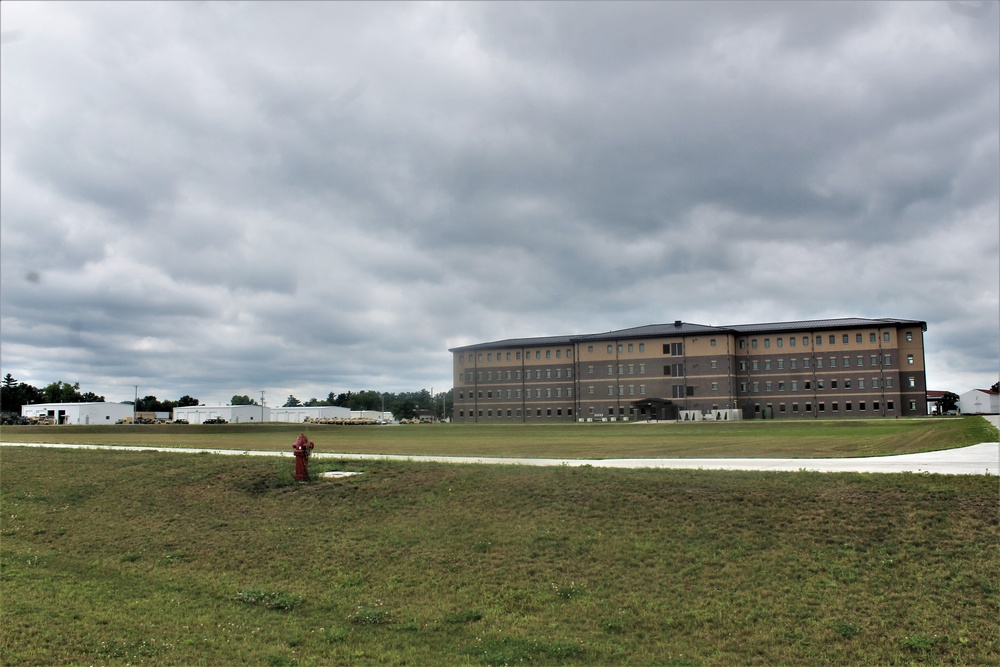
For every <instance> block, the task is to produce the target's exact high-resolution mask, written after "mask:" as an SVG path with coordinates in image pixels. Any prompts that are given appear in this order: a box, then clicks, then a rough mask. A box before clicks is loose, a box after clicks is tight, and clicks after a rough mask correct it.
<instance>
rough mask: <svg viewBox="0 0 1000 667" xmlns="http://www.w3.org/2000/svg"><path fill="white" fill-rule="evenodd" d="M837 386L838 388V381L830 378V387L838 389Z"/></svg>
mask: <svg viewBox="0 0 1000 667" xmlns="http://www.w3.org/2000/svg"><path fill="white" fill-rule="evenodd" d="M836 388H837V381H836V380H830V389H836Z"/></svg>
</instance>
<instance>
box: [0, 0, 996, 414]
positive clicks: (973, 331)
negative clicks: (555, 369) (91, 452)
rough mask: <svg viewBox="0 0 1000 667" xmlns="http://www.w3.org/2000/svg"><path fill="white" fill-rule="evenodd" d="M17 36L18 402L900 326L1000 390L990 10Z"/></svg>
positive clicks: (12, 16) (279, 12)
mask: <svg viewBox="0 0 1000 667" xmlns="http://www.w3.org/2000/svg"><path fill="white" fill-rule="evenodd" d="M0 12H2V18H3V23H4V26H5V31H4V35H3V60H2V62H0V67H2V78H0V85H2V95H0V103H2V105H3V106H2V116H0V120H2V122H0V132H2V145H0V151H2V152H0V176H2V179H3V183H4V187H3V188H2V190H0V205H2V241H3V242H2V244H0V256H2V266H0V278H2V280H0V303H2V313H0V316H2V321H3V322H2V323H3V326H2V328H0V338H2V343H3V346H2V351H3V352H2V354H3V358H2V365H3V372H4V373H7V372H10V373H12V374H13V375H14V376H15V377H17V378H18V379H21V380H24V381H29V382H35V383H38V384H44V383H48V382H51V381H53V380H56V379H63V380H68V381H76V380H79V381H80V382H81V383H82V385H84V386H85V387H87V388H88V389H92V390H94V391H98V392H99V393H104V394H106V395H108V396H109V398H112V399H114V400H122V399H127V398H130V397H131V392H132V390H133V387H132V386H133V385H135V384H139V385H141V386H143V387H146V389H144V390H143V393H144V394H145V393H154V394H156V395H159V396H161V398H169V397H176V396H179V395H181V394H184V393H190V394H193V395H196V396H199V397H200V398H203V399H215V400H224V399H228V397H229V396H231V395H233V394H235V393H240V394H244V393H249V394H253V395H256V393H257V392H259V391H260V390H262V389H263V390H266V391H268V392H269V396H272V397H280V398H283V397H284V396H287V394H288V393H295V394H296V395H298V396H299V397H300V398H307V397H309V396H325V395H326V393H328V392H329V391H338V392H339V391H344V390H348V389H361V388H366V387H373V388H380V389H386V390H409V389H419V388H424V387H427V388H429V387H431V386H434V387H435V388H436V389H443V388H446V387H448V386H449V385H450V375H451V369H450V358H449V355H448V354H447V348H448V347H449V346H454V345H458V344H462V343H468V342H476V341H481V340H487V339H495V338H503V337H507V336H526V335H527V336H530V335H549V334H565V333H576V332H592V331H601V330H609V329H615V328H621V327H626V326H634V325H638V324H645V323H652V322H663V321H672V320H674V319H685V320H688V321H693V322H702V323H705V324H727V323H732V322H738V321H745V322H754V321H765V320H768V321H773V320H782V319H807V318H812V317H838V316H863V317H880V316H892V317H906V318H915V319H924V320H927V321H928V324H929V331H928V333H927V346H928V359H927V361H928V367H929V371H928V380H929V383H930V384H931V385H932V387H936V388H942V389H951V390H954V391H962V390H964V389H967V388H969V387H971V386H974V385H984V384H985V385H989V384H992V382H994V381H996V373H997V368H998V366H1000V360H998V346H1000V340H998V338H1000V336H998V330H997V327H998V322H997V317H998V309H1000V306H998V291H1000V290H998V277H997V276H998V274H1000V266H998V255H1000V243H998V240H1000V239H998V231H997V228H998V224H997V221H998V216H1000V204H998V200H1000V194H998V190H1000V186H998V184H1000V169H998V162H1000V159H998V155H1000V123H998V121H997V118H998V116H1000V109H998V106H1000V105H998V101H997V100H998V98H1000V91H998V89H1000V85H998V81H1000V55H998V43H1000V36H998V28H997V21H996V5H995V3H976V2H954V3H947V4H945V3H892V2H889V3H868V2H865V3H843V2H836V3H823V2H820V3H788V2H776V3H772V2H756V3H743V2H739V3H726V2H720V3H569V4H563V3H471V4H444V5H436V4H415V3H412V4H402V5H400V4H364V3H349V4H343V3H301V4H300V3H281V4H278V3H200V4H174V3H155V4H150V3H146V4H143V5H141V6H140V5H135V4H126V3H119V4H96V5H95V4H82V5H79V4H73V3H63V4H58V3H46V4H42V5H36V4H18V3H13V4H11V3H4V4H2V5H0ZM8 28H9V29H8Z"/></svg>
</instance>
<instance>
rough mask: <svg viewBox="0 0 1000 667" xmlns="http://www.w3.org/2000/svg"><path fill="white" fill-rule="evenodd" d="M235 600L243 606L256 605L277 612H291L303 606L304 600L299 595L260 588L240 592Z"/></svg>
mask: <svg viewBox="0 0 1000 667" xmlns="http://www.w3.org/2000/svg"><path fill="white" fill-rule="evenodd" d="M234 599H235V600H236V601H237V602H242V603H243V604H249V605H256V606H258V607H264V608H265V609H275V610H277V611H291V610H292V609H294V608H295V607H297V606H299V605H300V604H302V598H300V597H299V596H297V595H290V594H288V593H283V592H281V591H265V590H261V589H258V588H249V589H247V590H244V591H240V592H239V593H237V594H236V597H235V598H234Z"/></svg>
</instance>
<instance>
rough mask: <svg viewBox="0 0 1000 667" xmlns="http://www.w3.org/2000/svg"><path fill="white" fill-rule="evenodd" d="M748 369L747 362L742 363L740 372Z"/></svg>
mask: <svg viewBox="0 0 1000 667" xmlns="http://www.w3.org/2000/svg"><path fill="white" fill-rule="evenodd" d="M746 369H747V362H745V361H740V370H741V371H745V370H746Z"/></svg>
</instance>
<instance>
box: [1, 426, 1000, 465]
mask: <svg viewBox="0 0 1000 667" xmlns="http://www.w3.org/2000/svg"><path fill="white" fill-rule="evenodd" d="M300 432H305V433H306V434H307V435H308V436H309V438H310V439H312V440H313V441H315V443H316V446H317V451H327V452H350V453H358V454H361V453H373V454H434V455H452V456H462V455H470V456H538V457H565V458H570V457H579V458H620V457H649V458H652V457H694V458H699V457H731V456H738V457H744V456H759V457H813V458H821V457H840V456H876V455H885V454H903V453H910V452H919V451H928V450H934V449H946V448H950V447H961V446H965V445H969V444H975V443H978V442H987V441H994V440H996V439H997V430H996V429H995V428H994V427H993V426H991V425H990V424H988V423H987V422H986V421H985V420H984V419H982V418H980V417H968V418H964V419H916V420H839V421H795V422H791V421H766V422H765V421H752V422H742V423H728V424H712V423H700V424H679V423H667V424H654V425H647V424H636V423H631V424H628V423H614V424H612V423H608V424H552V425H486V424H471V425H460V424H436V425H412V426H398V427H392V426H382V427H374V426H373V427H358V426H311V425H295V424H253V425H251V424H246V425H240V424H226V425H218V426H196V425H190V426H183V425H177V426H174V425H168V426H152V425H137V426H62V427H51V426H46V427H38V426H34V427H27V426H22V427H4V428H3V431H2V434H0V437H2V439H3V440H4V441H7V442H75V443H88V444H89V443H99V444H145V445H157V446H168V447H169V446H178V447H209V448H231V449H271V450H288V449H290V448H291V445H292V443H293V442H294V441H295V437H296V436H297V435H298V433H300Z"/></svg>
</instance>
